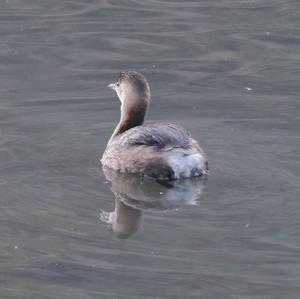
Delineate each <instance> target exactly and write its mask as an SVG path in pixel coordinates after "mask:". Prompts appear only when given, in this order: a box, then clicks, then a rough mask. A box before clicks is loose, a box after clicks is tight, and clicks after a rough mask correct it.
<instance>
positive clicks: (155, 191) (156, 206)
mask: <svg viewBox="0 0 300 299" xmlns="http://www.w3.org/2000/svg"><path fill="white" fill-rule="evenodd" d="M103 171H104V174H105V177H106V179H107V180H108V181H110V182H111V190H112V192H113V194H114V196H115V210H114V211H112V212H106V211H101V212H100V220H101V221H102V222H104V223H107V224H108V225H109V228H110V230H111V232H112V235H113V236H114V237H115V238H117V239H126V238H128V237H130V236H131V235H132V234H134V233H135V232H137V231H138V229H139V228H140V226H141V223H142V214H143V211H168V210H174V209H177V208H178V207H179V206H180V205H184V204H186V205H198V204H199V203H200V201H199V200H200V195H201V193H202V190H203V188H204V185H205V183H206V177H205V178H201V177H200V178H199V177H195V178H190V179H183V180H176V181H158V180H154V179H151V178H147V177H141V176H138V175H135V174H128V173H126V174H125V173H120V172H116V171H113V170H111V169H108V168H103Z"/></svg>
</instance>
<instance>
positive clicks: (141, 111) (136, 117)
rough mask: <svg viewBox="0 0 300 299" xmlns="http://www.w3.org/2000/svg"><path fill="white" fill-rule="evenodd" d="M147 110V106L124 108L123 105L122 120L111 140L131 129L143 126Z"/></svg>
mask: <svg viewBox="0 0 300 299" xmlns="http://www.w3.org/2000/svg"><path fill="white" fill-rule="evenodd" d="M146 109H147V106H144V105H138V106H134V107H130V108H128V107H123V105H122V107H121V118H120V121H119V123H118V125H117V126H116V128H115V130H114V133H113V134H112V136H111V139H112V138H113V137H115V136H117V135H120V134H122V133H124V132H125V131H127V130H129V129H131V128H134V127H136V126H140V125H142V124H143V123H144V118H145V113H146Z"/></svg>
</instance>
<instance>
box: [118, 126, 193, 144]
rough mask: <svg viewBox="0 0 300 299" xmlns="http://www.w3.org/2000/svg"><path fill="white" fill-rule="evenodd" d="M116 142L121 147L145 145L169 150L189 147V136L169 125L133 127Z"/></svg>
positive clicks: (185, 132) (180, 128) (182, 129)
mask: <svg viewBox="0 0 300 299" xmlns="http://www.w3.org/2000/svg"><path fill="white" fill-rule="evenodd" d="M118 142H119V145H120V146H121V147H127V146H131V145H147V146H154V147H157V148H159V149H171V148H176V147H180V148H189V147H190V146H191V139H190V134H189V133H188V132H187V131H186V130H185V129H184V128H182V127H180V126H177V125H174V124H169V123H156V124H149V125H143V126H137V127H134V128H132V129H130V130H128V131H126V132H124V133H123V134H122V135H121V136H120V138H119V140H118Z"/></svg>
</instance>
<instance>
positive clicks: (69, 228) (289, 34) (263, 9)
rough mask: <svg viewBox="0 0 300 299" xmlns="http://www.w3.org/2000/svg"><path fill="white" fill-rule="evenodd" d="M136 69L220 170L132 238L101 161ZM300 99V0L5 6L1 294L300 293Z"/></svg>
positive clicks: (0, 36) (162, 114)
mask: <svg viewBox="0 0 300 299" xmlns="http://www.w3.org/2000/svg"><path fill="white" fill-rule="evenodd" d="M125 69H133V70H137V71H140V72H142V73H143V74H144V75H145V76H146V77H147V78H148V80H149V82H150V84H151V88H152V99H153V100H152V104H151V109H150V110H149V113H148V115H147V119H149V120H154V121H156V120H167V121H172V122H176V123H177V124H180V125H183V126H185V127H187V128H188V129H190V131H191V132H192V134H193V136H194V138H196V139H198V140H200V141H201V144H202V146H203V147H204V149H205V151H206V152H207V153H208V156H209V160H210V167H211V175H210V177H209V179H208V182H207V184H206V188H205V189H204V191H203V193H202V196H201V197H200V198H199V199H198V200H196V202H192V203H190V202H187V204H186V205H180V206H179V207H178V208H175V209H171V210H169V211H168V209H167V210H166V209H163V211H157V210H155V209H147V208H144V209H142V210H139V209H140V207H136V206H135V208H137V211H136V213H135V214H134V212H132V215H135V216H137V215H139V216H138V217H140V218H139V221H137V222H141V221H142V222H143V223H142V224H141V227H139V228H138V231H137V232H134V233H132V235H131V236H130V237H129V238H127V239H126V240H120V239H116V238H115V237H114V236H113V235H112V234H111V232H110V230H109V229H107V225H106V224H105V223H103V222H101V221H100V219H99V213H100V211H112V210H114V207H115V199H114V197H115V196H114V194H113V193H112V191H111V190H110V187H111V186H110V183H108V182H107V180H106V178H105V176H104V174H103V172H102V170H101V167H100V163H99V160H98V159H99V157H100V155H101V154H102V152H103V150H104V148H105V145H106V142H107V140H108V138H109V136H110V134H111V132H112V129H113V127H114V125H115V123H116V121H117V118H118V116H119V103H118V101H117V100H116V97H115V95H114V94H112V93H111V91H110V90H108V89H106V87H105V86H106V85H107V84H109V83H111V82H112V81H113V80H114V79H115V77H116V75H117V73H118V72H119V71H120V70H125ZM299 94H300V2H299V1H298V0H295V1H279V0H243V1H242V0H218V1H217V0H206V1H160V0H150V1H129V0H128V1H117V0H111V1H109V0H107V1H99V0H97V1H96V0H89V1H82V0H81V1H80V0H78V1H73V0H69V1H67V0H59V1H58V0H52V1H42V0H39V1H33V0H6V1H1V2H0V132H1V135H0V145H1V146H0V169H1V174H0V184H1V193H0V194H1V197H0V203H1V210H0V298H1V299H7V298H22V299H27V298H28V299H29V298H30V299H32V298H39V299H46V298H47V299H54V298H64V299H65V298H72V299H77V298H80V299H90V298H205V299H210V298H212V299H216V298H222V299H226V298H241V299H250V298H251V299H254V298H255V299H258V298H264V299H267V298H268V299H277V298H278V299H283V298H289V299H294V298H295V299H298V298H300V297H299V296H300V295H299V294H300V237H299V233H300V196H299V193H300V184H299V183H300V182H299V181H300V180H299V176H300V162H299V149H300V140H299V138H300V137H299V136H300V134H299V132H300V120H299V114H300V105H299V100H300V99H299ZM133 185H134V184H133ZM124 186H125V187H126V186H127V185H126V184H125V185H124ZM150 189H151V188H150ZM137 192H140V191H139V190H138V191H137ZM143 192H144V191H143ZM145 192H146V191H145ZM199 202H200V204H199ZM133 205H137V202H135V203H134V204H133ZM123 208H124V207H123ZM125 209H126V208H125ZM129 210H130V208H129ZM130 211H132V210H130ZM141 214H142V215H141ZM106 216H107V215H106ZM135 216H134V217H135ZM141 218H143V219H141ZM102 220H103V219H102ZM139 225H140V223H139Z"/></svg>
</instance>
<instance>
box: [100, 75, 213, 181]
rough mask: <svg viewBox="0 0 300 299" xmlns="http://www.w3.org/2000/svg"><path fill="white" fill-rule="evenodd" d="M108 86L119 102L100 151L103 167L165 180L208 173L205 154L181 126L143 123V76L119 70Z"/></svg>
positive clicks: (145, 90) (145, 88) (146, 87)
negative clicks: (113, 123) (115, 120)
mask: <svg viewBox="0 0 300 299" xmlns="http://www.w3.org/2000/svg"><path fill="white" fill-rule="evenodd" d="M109 87H110V88H112V89H113V90H115V91H116V92H117V95H118V97H119V99H120V101H121V118H120V121H119V124H118V125H117V126H116V128H115V130H114V132H113V134H112V136H111V138H110V140H109V142H108V144H107V147H106V150H105V152H104V154H103V157H102V160H101V161H102V163H103V165H104V166H107V167H110V168H112V169H114V170H118V171H121V172H130V173H139V174H141V175H147V176H151V177H154V178H158V179H165V180H173V179H177V178H185V177H191V176H201V175H205V174H207V172H208V162H207V158H206V155H205V153H204V151H203V150H202V149H201V147H200V146H199V144H198V143H197V142H196V141H195V140H194V139H192V138H191V136H190V134H189V133H188V132H187V131H186V130H185V129H184V128H182V127H180V126H177V125H174V124H169V123H156V124H149V125H143V123H144V117H145V113H146V110H147V107H148V105H149V102H150V88H149V84H148V82H147V81H146V79H145V78H144V76H143V75H141V74H139V73H137V72H132V71H127V72H122V73H120V75H119V77H118V81H117V82H116V83H114V84H110V85H109Z"/></svg>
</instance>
